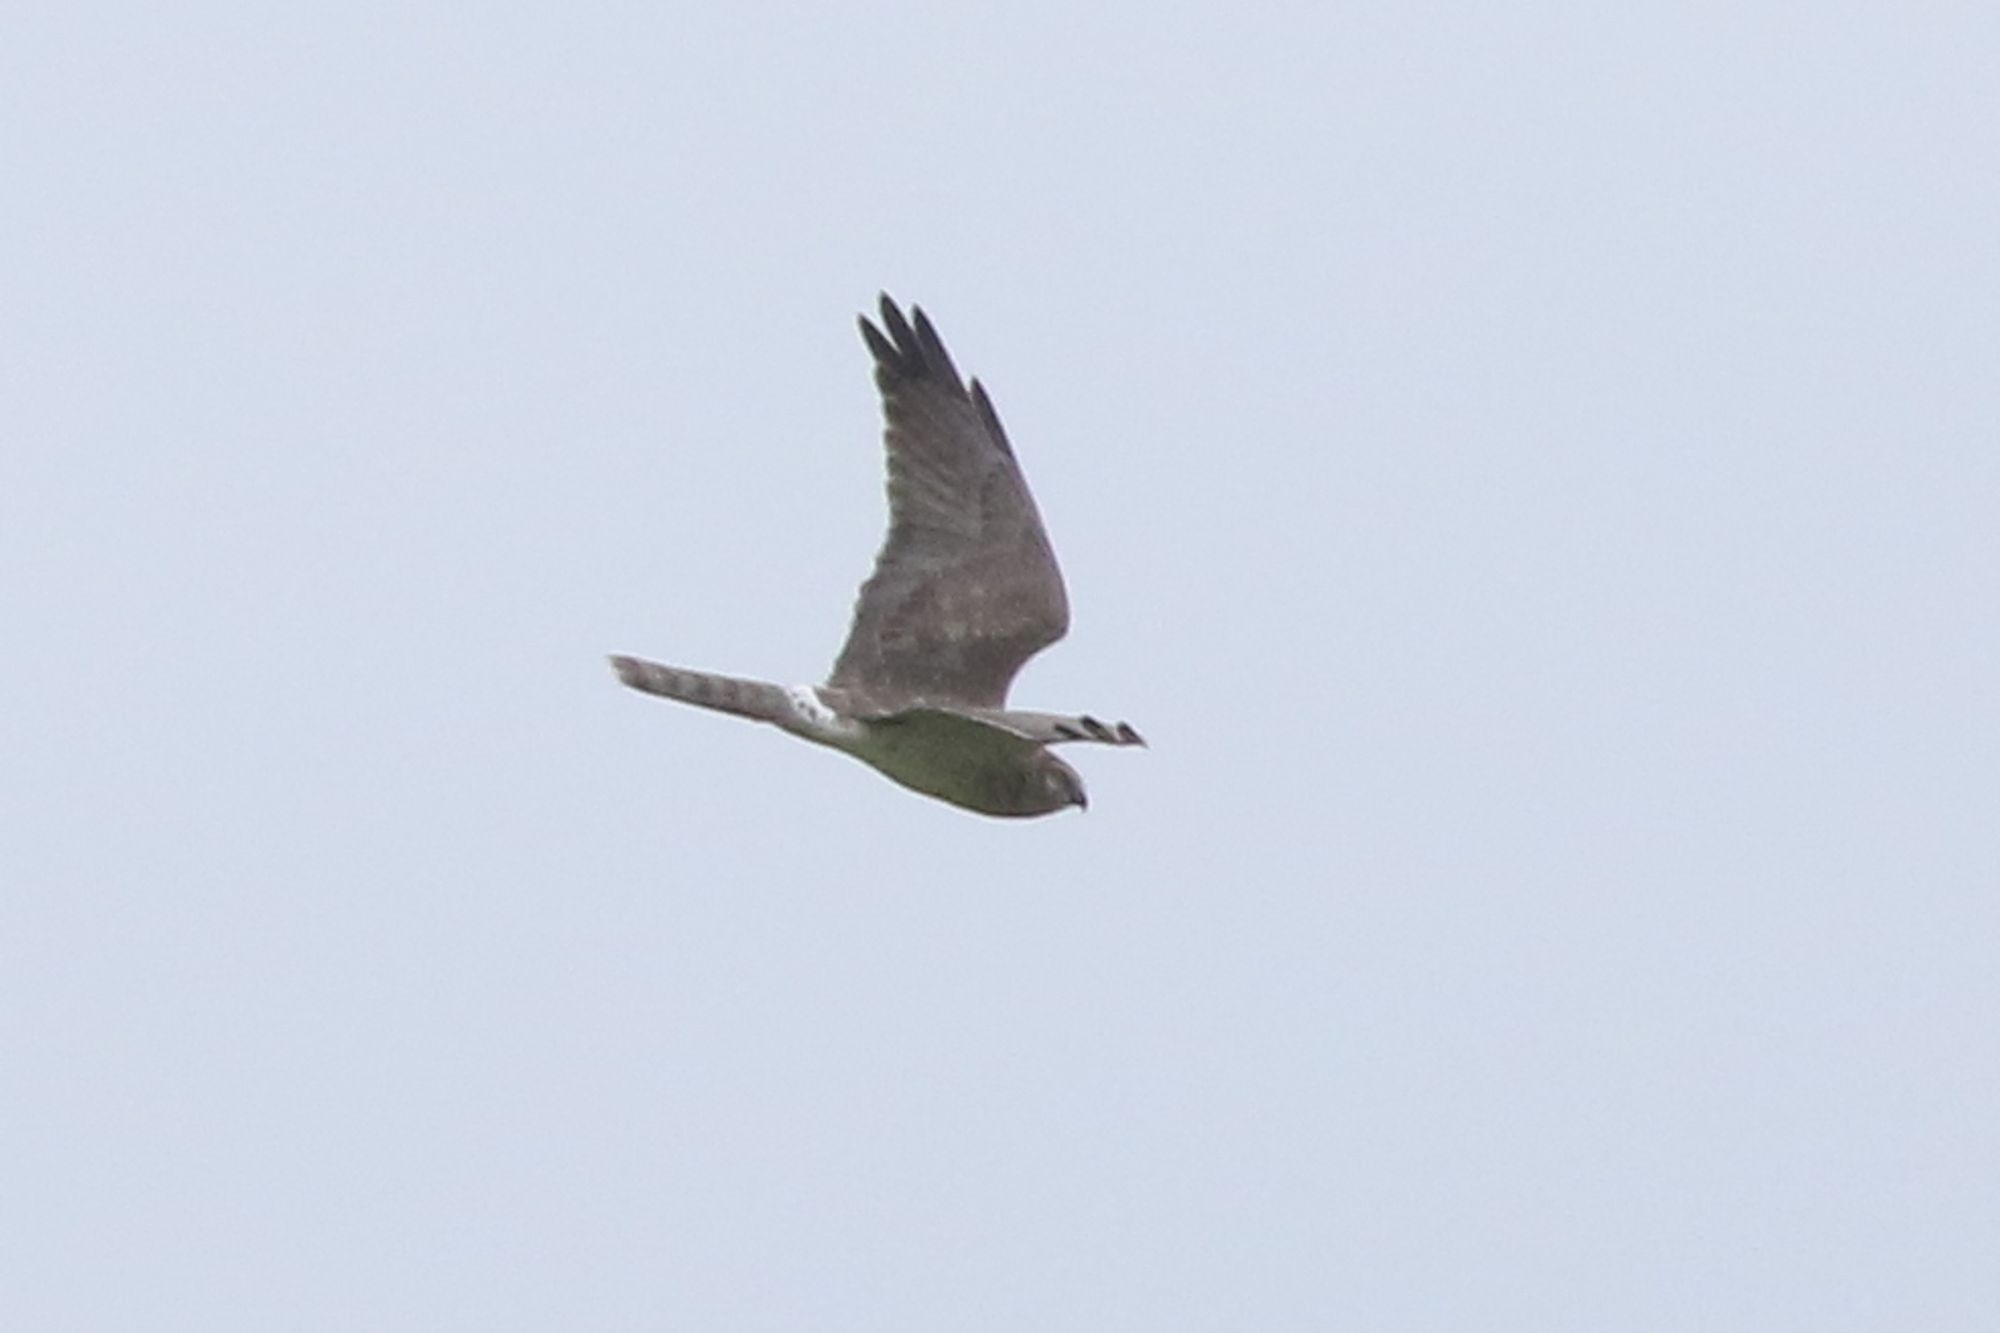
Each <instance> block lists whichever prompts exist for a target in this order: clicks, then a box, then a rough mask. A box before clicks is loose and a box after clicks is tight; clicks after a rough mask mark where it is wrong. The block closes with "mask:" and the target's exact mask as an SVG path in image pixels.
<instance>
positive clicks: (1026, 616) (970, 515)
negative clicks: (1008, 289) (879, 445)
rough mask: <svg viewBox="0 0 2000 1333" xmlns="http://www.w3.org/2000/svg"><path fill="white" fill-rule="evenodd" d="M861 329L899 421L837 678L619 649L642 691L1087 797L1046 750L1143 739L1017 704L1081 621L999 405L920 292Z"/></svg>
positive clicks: (943, 795) (1003, 805) (987, 788)
mask: <svg viewBox="0 0 2000 1333" xmlns="http://www.w3.org/2000/svg"><path fill="white" fill-rule="evenodd" d="M884 329H886V330H887V334H886V335H885V334H884V332H883V330H884ZM861 336H862V338H863V340H865V341H866V342H867V344H868V350H869V351H870V352H872V353H874V355H875V384H876V386H877V387H878V388H879V389H880V390H881V391H882V412H883V415H884V417H885V418H886V419H887V422H888V426H887V430H886V431H885V436H884V437H885V440H886V442H887V445H888V455H889V536H888V538H887V540H885V541H884V542H883V544H882V552H881V554H880V555H878V556H877V557H876V558H875V572H874V573H873V574H871V575H870V576H869V578H868V581H867V582H866V583H864V584H862V585H861V596H860V598H859V599H858V600H857V601H856V603H855V607H854V627H853V629H851V630H850V631H849V632H848V636H847V646H846V647H844V648H842V649H841V650H840V659H839V660H838V661H836V662H835V663H834V664H833V674H832V675H831V676H829V677H828V678H827V682H826V684H824V685H818V686H813V685H798V686H794V687H792V688H790V689H787V688H785V687H783V686H779V685H771V684H766V683H765V682H763V681H760V680H739V679H737V678H735V677H733V676H716V675H710V674H708V673H707V672H703V671H688V670H684V669H682V668H680V667H670V666H662V665H660V664H659V663H657V662H647V661H642V660H640V659H639V658H635V657H614V658H612V659H611V664H612V666H614V667H615V668H617V671H618V678H619V679H620V680H622V681H624V682H625V683H626V684H627V685H630V686H631V687H632V688H633V689H635V690H644V691H646V692H648V693H650V694H660V695H665V696H666V697H667V698H669V699H678V700H680V701H681V702H682V703H690V704H699V705H701V706H702V707H704V708H713V709H717V710H719V711H721V712H725V713H734V714H736V715H737V716H739V717H748V718H754V719H756V720H757V721H759V722H770V723H773V724H775V725H777V726H779V727H782V728H784V729H785V730H786V731H789V732H791V733H792V734H793V735H794V736H803V737H805V739H807V740H809V741H816V742H818V743H819V744H821V745H828V746H832V747H833V748H834V749H836V750H844V751H846V752H847V753H848V754H851V755H853V756H854V757H855V758H857V759H860V760H862V761H863V762H865V763H868V764H872V765H873V766H874V767H876V768H878V769H880V770H881V771H882V772H883V773H885V774H887V775H888V776H889V777H890V778H892V779H894V780H895V781H897V782H900V783H902V784H903V785H904V786H905V787H909V788H911V789H912V790H915V791H920V792H923V793H924V794H925V795H927V796H935V797H937V798H938V799H939V800H943V801H949V802H951V803H952V804H953V805H958V806H963V807H965V808H966V809H968V810H976V811H978V812H980V813H981V814H988V815H1046V814H1052V813H1054V812H1055V811H1057V810H1061V809H1063V808H1064V807H1065V806H1071V805H1076V806H1083V805H1086V804H1088V802H1087V801H1086V800H1085V798H1084V792H1083V779H1082V778H1081V777H1079V776H1077V772H1076V770H1075V769H1073V768H1071V767H1070V766H1069V765H1068V764H1066V763H1064V762H1063V761H1062V760H1060V759H1058V758H1056V756H1055V755H1053V754H1051V753H1050V752H1049V750H1048V749H1047V748H1046V747H1048V746H1051V745H1055V744H1058V743H1060V742H1062V741H1102V742H1104V743H1105V744H1108V745H1143V744H1145V742H1144V741H1142V740H1141V739H1140V738H1139V733H1138V732H1136V731H1134V730H1132V728H1131V727H1129V726H1127V725H1125V724H1124V723H1123V722H1120V723H1118V724H1116V725H1115V726H1106V725H1105V724H1104V723H1102V722H1099V721H1098V720H1097V719H1096V718H1094V717H1065V716H1062V715H1059V714H1055V713H1024V712H1019V711H1016V710H1014V709H1011V708H1008V707H1006V703H1007V687H1008V685H1009V684H1010V683H1011V682H1012V681H1013V679H1014V673H1015V672H1017V671H1019V670H1020V669H1021V665H1022V664H1023V663H1024V662H1026V661H1027V660H1028V659H1029V658H1030V657H1033V656H1034V655H1035V654H1036V653H1038V652H1040V651H1041V650H1042V649H1044V648H1046V647H1048V646H1049V645H1050V644H1052V643H1054V642H1055V641H1056V640H1057V639H1060V638H1061V637H1062V636H1063V633H1064V631H1066V630H1067V629H1068V628H1069V599H1068V598H1067V597H1066V596H1065V595H1064V593H1063V581H1062V572H1061V571H1060V570H1058V569H1057V568H1056V558H1055V554H1054V552H1052V551H1051V550H1050V549H1049V539H1048V535H1047V534H1046V533H1045V532H1043V531H1042V520H1041V516H1040V515H1039V514H1037V513H1036V512H1035V502H1034V499H1033V498H1032V497H1031V496H1029V494H1028V483H1027V481H1026V480H1025V479H1024V478H1023V477H1022V475H1021V465H1020V464H1019V463H1018V462H1017V461H1016V460H1015V458H1014V450H1013V448H1012V447H1011V446H1010V445H1009V444H1008V443H1007V435H1006V432H1004V431H1003V430H1001V429H1000V418H999V417H998V416H996V415H995V414H994V411H993V403H992V401H991V400H990V399H988V398H987V396H986V390H985V389H983V388H981V387H980V384H979V381H978V380H976V379H975V380H973V381H972V387H971V389H970V391H968V390H967V388H966V386H965V383H964V382H963V381H961V380H960V379H959V377H958V371H957V369H956V368H955V367H954V366H953V365H952V363H951V357H950V356H949V355H948V354H947V353H946V352H945V350H944V344H943V343H942V342H940V341H939V340H938V335H937V330H936V329H934V328H932V327H931V322H930V320H928V319H926V318H925V317H924V312H923V311H921V310H919V309H917V308H916V307H915V306H912V307H911V308H910V318H909V319H904V318H903V312H902V311H901V310H898V309H897V308H896V304H895V302H893V301H891V300H890V299H889V298H888V297H887V296H884V297H883V298H882V328H881V329H878V328H876V327H875V325H873V324H871V323H870V322H869V321H868V320H867V319H866V318H865V317H864V318H863V319H862V320H861Z"/></svg>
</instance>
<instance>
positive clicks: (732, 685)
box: [611, 657, 791, 722]
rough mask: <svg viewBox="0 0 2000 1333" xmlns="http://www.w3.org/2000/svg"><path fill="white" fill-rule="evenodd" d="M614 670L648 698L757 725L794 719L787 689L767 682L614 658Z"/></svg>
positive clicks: (626, 658) (625, 658)
mask: <svg viewBox="0 0 2000 1333" xmlns="http://www.w3.org/2000/svg"><path fill="white" fill-rule="evenodd" d="M611 666H612V669H613V670H615V671H617V673H618V679H620V680H622V681H624V682H625V683H626V684H627V685H630V686H631V687H632V688H633V689H635V690H643V691H644V692H645V693H647V694H657V695H660V696H661V697H662V698H667V699H675V700H678V701H680V702H681V703H684V704H695V705H698V706H699V707H702V708H713V709H714V710H715V711H717V712H718V713H734V714H735V715H736V716H737V717H747V718H753V719H755V720H756V721H758V722H778V721H781V720H783V719H785V718H787V717H789V716H791V706H790V704H789V703H788V702H787V698H786V695H785V691H784V689H783V688H782V687H780V686H777V685H772V684H768V683H766V682H765V681H761V680H742V679H739V678H737V677H735V676H717V675H712V674H710V673H709V672H706V671H689V670H687V669H685V668H683V667H671V666H664V665H662V664H661V663H658V662H648V661H646V660H645V659H644V658H639V657H614V658H612V659H611Z"/></svg>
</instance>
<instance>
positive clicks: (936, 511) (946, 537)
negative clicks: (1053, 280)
mask: <svg viewBox="0 0 2000 1333" xmlns="http://www.w3.org/2000/svg"><path fill="white" fill-rule="evenodd" d="M861 336H862V338H863V339H864V340H866V342H867V344H868V350H869V351H870V352H872V353H874V356H875V383H876V386H877V387H878V388H880V389H881V391H882V412H883V416H884V417H885V418H886V419H887V423H888V424H887V429H886V431H885V436H884V438H885V440H886V443H887V446H888V456H889V536H888V539H887V540H886V541H884V542H883V544H882V552H881V554H880V555H878V556H877V557H876V558H875V572H874V573H873V574H872V575H870V576H869V579H868V581H867V582H866V583H864V584H862V585H861V596H860V598H859V600H858V601H857V602H856V603H855V607H854V627H853V629H852V630H850V631H849V633H848V638H847V645H846V647H844V648H843V649H841V652H840V658H839V660H838V661H836V662H835V663H834V666H833V674H832V676H830V677H829V678H828V680H827V684H829V685H832V686H839V687H842V688H846V689H851V690H853V691H854V692H855V693H856V694H857V695H860V696H862V697H863V698H865V699H866V700H868V701H869V702H870V703H871V704H872V705H874V706H876V707H879V708H893V707H901V706H906V705H908V704H910V703H914V702H918V701H922V702H927V703H935V704H962V705H970V706H975V707H988V708H997V707H998V706H1000V705H1001V704H1003V703H1005V702H1006V699H1007V687H1008V685H1009V684H1011V683H1012V681H1013V679H1014V673H1015V672H1017V671H1019V670H1020V669H1021V664H1022V663H1024V662H1026V661H1027V660H1028V659H1029V658H1030V657H1033V656H1034V655H1035V654H1036V653H1037V652H1039V651H1041V650H1042V649H1043V648H1046V647H1048V646H1049V645H1050V644H1052V643H1054V642H1055V641H1056V640H1057V639H1060V638H1061V637H1062V636H1063V633H1064V632H1065V631H1066V630H1067V629H1068V628H1069V600H1068V598H1067V597H1066V596H1065V595H1064V593H1063V582H1062V572H1061V571H1060V570H1059V569H1057V568H1056V558H1055V554H1054V552H1052V551H1051V550H1050V549H1049V539H1048V536H1047V534H1046V533H1044V532H1043V530H1042V520H1041V516H1040V515H1039V514H1038V513H1036V511H1035V501H1034V499H1033V497H1031V496H1030V495H1029V494H1028V483H1027V481H1026V480H1025V479H1024V478H1023V477H1022V475H1021V468H1020V465H1019V464H1018V463H1017V462H1016V461H1015V459H1014V451H1013V449H1012V448H1011V447H1010V446H1009V445H1008V443H1007V436H1006V433H1005V432H1004V431H1002V430H1001V429H1000V418H999V417H998V416H996V415H995V414H994V411H993V404H992V402H991V400H989V399H988V398H987V396H986V390H985V389H983V388H981V387H980V384H979V381H978V380H974V381H972V387H971V389H970V391H968V390H967V388H966V386H965V384H964V382H963V381H961V380H960V379H959V377H958V371H957V369H956V368H955V367H954V366H953V365H952V363H951V357H950V356H949V355H948V354H947V353H946V352H945V350H944V344H943V343H942V342H940V341H939V340H938V336H937V330H936V329H934V328H932V327H931V322H930V320H928V319H926V318H925V317H924V312H923V311H921V310H919V309H917V308H916V307H914V306H912V307H911V308H910V318H909V319H907V320H906V319H904V318H903V312H902V311H901V310H898V309H897V308H896V304H895V302H893V301H891V300H890V299H889V298H888V297H887V296H884V297H883V298H882V328H880V329H878V328H876V327H875V325H873V324H871V323H870V322H869V321H868V320H867V319H866V318H863V319H862V321H861Z"/></svg>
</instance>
